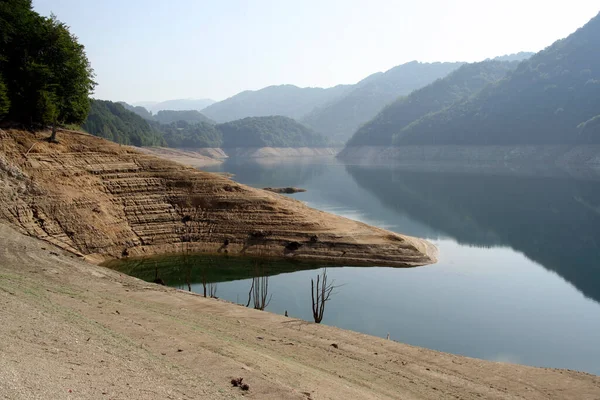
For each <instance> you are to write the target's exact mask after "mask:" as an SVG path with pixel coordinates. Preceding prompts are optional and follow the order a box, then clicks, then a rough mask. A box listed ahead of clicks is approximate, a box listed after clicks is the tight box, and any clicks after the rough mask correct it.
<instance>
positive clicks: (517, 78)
mask: <svg viewBox="0 0 600 400" xmlns="http://www.w3.org/2000/svg"><path fill="white" fill-rule="evenodd" d="M598 48H600V16H596V17H595V18H593V19H592V20H591V21H590V22H589V23H587V24H586V25H585V26H584V27H582V28H581V29H579V30H578V31H576V32H575V33H573V34H572V35H570V36H569V37H567V38H565V39H562V40H559V41H557V42H556V43H554V44H553V45H552V46H550V47H548V48H547V49H545V50H543V51H541V52H539V53H537V54H534V55H532V53H525V52H521V53H516V54H510V55H505V56H499V57H496V58H494V59H492V60H486V61H483V62H479V63H470V64H466V63H460V62H453V63H442V62H440V63H420V62H416V61H413V62H409V63H406V64H402V65H399V66H397V67H394V68H392V69H390V70H388V71H386V72H379V73H375V74H372V75H370V76H368V77H366V78H365V79H363V80H361V81H360V82H358V83H356V84H353V85H339V86H335V87H332V88H328V89H322V88H299V87H297V86H294V85H280V86H269V87H266V88H263V89H260V90H256V91H244V92H242V93H239V94H237V95H235V96H232V97H230V98H228V99H226V100H223V101H221V102H217V103H213V104H210V105H208V106H207V107H205V108H203V109H201V110H200V111H198V110H197V109H193V108H189V109H187V110H186V111H183V110H179V111H176V110H163V111H160V112H158V113H152V112H148V110H146V109H144V108H142V107H139V106H138V107H136V106H131V105H127V104H124V106H125V107H126V108H128V109H129V110H131V111H133V112H134V113H136V114H138V115H139V116H141V117H142V118H144V119H146V120H148V121H150V123H161V124H167V125H168V124H173V123H180V122H185V123H186V124H188V125H190V124H191V125H193V124H196V123H203V124H205V126H204V128H202V129H195V130H193V132H195V134H197V135H200V137H204V136H203V135H204V133H202V132H205V131H206V130H207V129H208V128H207V126H209V125H211V124H212V125H215V124H217V123H220V124H223V123H227V122H232V121H236V124H233V126H236V125H237V124H238V123H239V122H237V121H239V120H242V121H245V122H244V123H245V124H247V123H250V124H251V125H252V129H246V128H248V127H247V126H246V127H245V128H244V129H241V130H240V132H245V134H248V135H254V140H253V141H252V142H253V143H255V144H256V143H271V145H272V144H275V143H278V144H280V145H281V144H284V143H288V144H290V143H296V144H297V145H300V143H305V142H304V140H290V138H291V137H293V135H294V134H293V133H292V134H291V136H289V135H288V133H287V132H285V130H282V129H281V127H283V126H287V127H291V126H292V124H291V123H289V121H287V120H279V121H278V122H277V123H275V119H272V120H270V123H271V124H275V125H278V126H279V128H276V129H271V128H272V127H273V126H274V125H271V128H269V129H267V130H266V131H264V132H260V129H261V128H260V127H261V126H262V123H258V120H252V121H251V120H248V118H249V117H274V116H280V117H286V118H292V119H294V120H295V122H294V123H298V122H299V123H300V124H302V125H303V128H307V129H308V130H307V131H306V132H304V134H305V135H308V136H306V137H311V135H313V134H321V135H322V136H323V137H326V138H328V141H325V140H321V139H322V138H319V139H318V140H313V139H310V140H308V142H307V143H311V144H312V145H314V146H318V145H325V143H328V144H329V145H331V144H341V143H345V142H346V141H347V140H348V139H350V140H348V142H347V146H348V147H356V146H404V145H447V144H452V145H489V144H492V145H498V144H511V145H520V144H584V143H600V56H599V55H598V54H600V53H598V51H597V49H598ZM186 101H187V102H188V103H186ZM189 102H190V101H189V100H180V101H170V102H163V103H159V104H160V105H159V104H153V105H151V107H152V108H153V109H157V108H159V107H165V106H173V107H186V106H189V107H191V106H192V105H194V104H195V105H196V106H200V103H193V104H192V103H189ZM191 102H194V101H191ZM119 112H120V111H119ZM282 121H287V122H285V123H282ZM300 124H298V126H296V125H294V126H293V129H292V132H300V131H302V129H303V128H302V129H301V128H300V126H302V125H300ZM221 126H226V125H221ZM178 129H183V130H184V131H185V132H188V133H189V132H192V131H190V130H189V129H188V127H187V126H186V127H183V128H178ZM274 132H277V133H276V135H282V136H281V137H275V136H269V135H273V134H274ZM190 134H191V133H190ZM265 135H266V136H265ZM209 137H210V138H212V139H211V140H204V139H198V138H196V139H194V138H192V137H189V138H188V139H185V140H176V141H171V142H172V143H184V142H185V143H188V144H190V143H205V144H208V143H213V144H214V143H215V140H213V139H214V137H215V135H214V132H211V133H210V135H209ZM265 137H267V138H268V140H262V139H261V138H265ZM342 155H343V153H342Z"/></svg>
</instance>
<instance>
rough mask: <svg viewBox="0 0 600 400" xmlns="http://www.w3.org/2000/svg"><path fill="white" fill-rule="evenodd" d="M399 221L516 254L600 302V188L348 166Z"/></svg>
mask: <svg viewBox="0 0 600 400" xmlns="http://www.w3.org/2000/svg"><path fill="white" fill-rule="evenodd" d="M346 169H347V171H348V173H349V174H350V175H351V176H352V177H353V178H354V180H355V181H356V182H357V183H358V185H359V186H360V187H362V188H364V189H365V190H368V191H369V192H370V193H372V194H374V195H375V196H376V197H377V198H378V199H379V201H381V202H382V203H383V204H385V205H386V206H387V207H389V208H391V209H393V210H395V211H397V212H398V213H405V214H409V215H410V216H411V217H412V218H414V219H416V220H418V221H420V222H422V223H424V224H426V225H428V226H430V227H432V228H433V229H434V230H435V231H437V232H439V234H442V235H446V236H449V237H452V238H454V239H455V240H457V241H458V242H459V243H465V244H468V245H475V246H483V247H492V246H509V247H511V248H512V249H514V250H517V251H520V252H522V253H524V254H525V255H526V256H527V257H528V258H530V259H531V260H533V261H536V262H538V263H540V264H541V265H543V266H544V267H545V268H547V269H549V270H551V271H554V272H556V273H557V274H559V275H560V276H562V277H563V278H564V279H566V280H567V281H569V282H571V283H572V284H573V285H575V286H576V287H577V288H578V289H579V290H580V291H581V292H583V293H584V294H585V295H586V296H588V297H590V298H592V299H594V300H596V301H599V302H600V181H598V180H596V179H590V178H588V179H573V178H569V177H564V176H560V177H548V176H543V177H536V176H522V175H518V176H506V175H494V174H472V173H457V172H455V173H448V172H444V173H442V172H430V171H428V172H423V171H418V170H406V169H402V168H385V167H378V168H369V167H358V166H347V167H346Z"/></svg>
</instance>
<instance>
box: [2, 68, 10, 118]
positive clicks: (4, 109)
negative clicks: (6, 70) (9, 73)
mask: <svg viewBox="0 0 600 400" xmlns="http://www.w3.org/2000/svg"><path fill="white" fill-rule="evenodd" d="M8 110H10V100H9V98H8V90H7V89H6V85H5V84H4V80H3V79H2V75H0V120H2V118H3V117H4V116H5V115H6V114H7V113H8Z"/></svg>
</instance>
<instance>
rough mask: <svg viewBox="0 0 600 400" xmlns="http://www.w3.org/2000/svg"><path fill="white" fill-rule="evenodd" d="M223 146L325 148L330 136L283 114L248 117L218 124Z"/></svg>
mask: <svg viewBox="0 0 600 400" xmlns="http://www.w3.org/2000/svg"><path fill="white" fill-rule="evenodd" d="M216 128H217V129H218V130H219V131H221V133H222V134H223V147H225V148H233V147H324V146H326V145H327V139H326V138H325V137H324V136H322V135H320V134H318V133H316V132H314V131H313V130H312V129H310V128H307V127H306V126H304V125H302V124H299V123H298V122H296V121H294V120H293V119H291V118H288V117H283V116H270V117H247V118H244V119H240V120H237V121H232V122H226V123H224V124H220V125H217V126H216Z"/></svg>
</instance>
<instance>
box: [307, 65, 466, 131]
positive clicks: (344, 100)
mask: <svg viewBox="0 0 600 400" xmlns="http://www.w3.org/2000/svg"><path fill="white" fill-rule="evenodd" d="M462 64H463V63H460V62H455V63H420V62H417V61H412V62H409V63H406V64H402V65H399V66H396V67H394V68H392V69H390V70H388V71H387V72H384V73H377V74H373V75H370V76H369V77H367V78H365V79H364V80H363V81H361V82H359V83H358V84H357V85H356V86H355V88H353V90H352V91H350V92H349V93H348V94H346V95H345V96H342V97H340V98H339V99H338V100H336V101H334V102H332V103H330V104H327V105H325V106H323V107H320V108H316V109H314V110H313V111H312V112H310V114H308V115H306V116H304V117H303V118H302V119H301V120H300V121H301V122H302V123H304V124H306V125H308V126H310V127H311V128H313V129H314V130H315V131H317V132H320V133H322V134H324V135H326V136H327V137H329V138H332V139H333V140H336V141H342V142H343V141H346V140H347V139H348V138H349V137H350V136H351V135H352V134H353V133H354V132H356V130H357V129H358V128H359V127H360V126H361V125H362V124H364V123H366V122H367V121H369V120H370V119H371V118H373V117H374V116H375V115H377V113H378V112H379V111H381V109H382V108H383V107H385V105H387V104H389V103H390V102H392V101H394V100H395V99H396V98H398V97H399V96H405V95H408V94H409V93H410V92H412V91H413V90H416V89H419V88H421V87H423V86H426V85H428V84H430V83H431V82H433V81H435V80H436V79H439V78H443V77H445V76H446V75H448V74H449V73H451V72H452V71H454V70H456V69H457V68H459V67H460V66H461V65H462Z"/></svg>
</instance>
